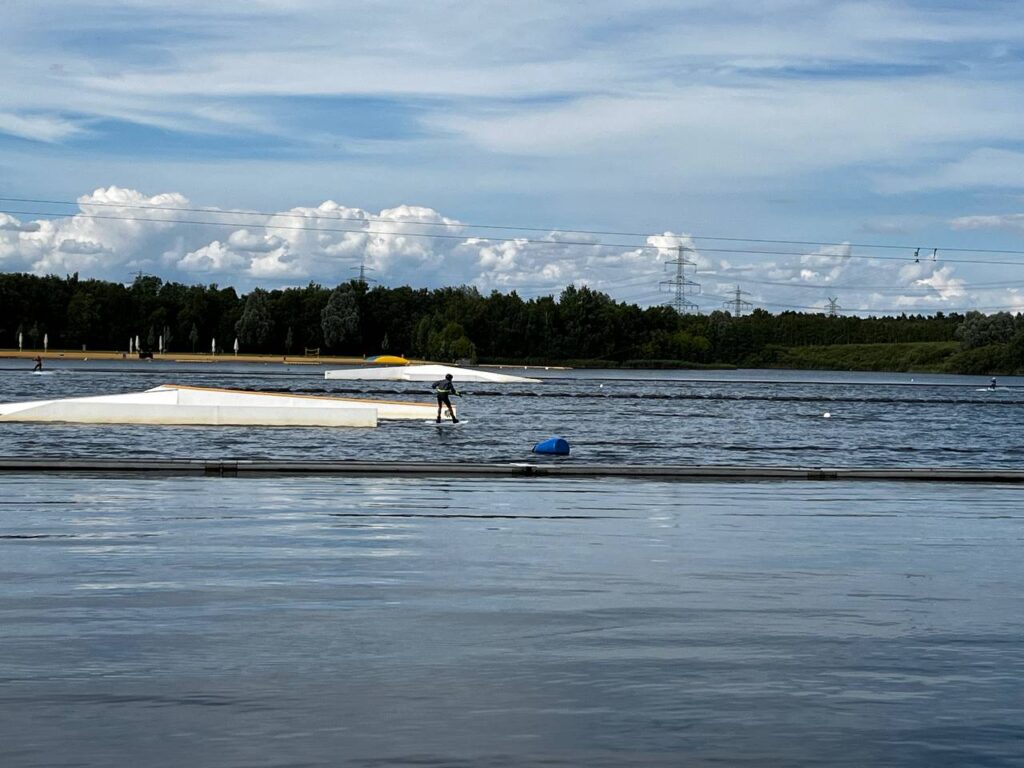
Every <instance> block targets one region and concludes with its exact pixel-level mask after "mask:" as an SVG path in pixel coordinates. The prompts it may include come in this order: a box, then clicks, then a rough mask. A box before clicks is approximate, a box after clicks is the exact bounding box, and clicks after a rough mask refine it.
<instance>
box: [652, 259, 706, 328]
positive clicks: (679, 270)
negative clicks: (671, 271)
mask: <svg viewBox="0 0 1024 768" xmlns="http://www.w3.org/2000/svg"><path fill="white" fill-rule="evenodd" d="M688 250H690V249H689V248H686V247H684V246H682V245H679V246H676V251H677V252H678V255H677V256H676V257H675V258H674V259H670V260H669V261H666V262H665V266H666V267H668V266H669V265H670V264H671V265H675V268H676V273H675V275H674V276H673V277H672V278H670V279H668V280H662V281H660V282H659V283H658V285H659V286H662V285H667V286H670V288H671V290H673V291H674V292H675V296H673V297H672V300H671V301H666V302H665V304H666V305H668V306H670V307H672V308H673V309H674V310H675V311H676V312H677V313H678V314H680V315H690V314H696V313H698V312H700V307H699V306H698V305H697V304H695V303H694V302H692V301H690V300H689V299H687V298H686V296H687V294H691V295H692V294H695V293H700V283H698V282H697V281H695V280H690V279H689V278H688V277H686V275H685V274H684V268H685V267H688V266H693V267H695V266H697V262H695V261H692V260H690V259H688V258H686V256H685V255H683V254H684V252H685V251H688Z"/></svg>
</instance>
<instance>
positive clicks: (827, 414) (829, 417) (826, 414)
mask: <svg viewBox="0 0 1024 768" xmlns="http://www.w3.org/2000/svg"><path fill="white" fill-rule="evenodd" d="M821 416H822V418H825V419H831V418H832V414H831V413H829V412H828V411H825V412H824V413H823V414H821Z"/></svg>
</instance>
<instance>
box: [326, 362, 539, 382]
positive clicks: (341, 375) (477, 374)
mask: <svg viewBox="0 0 1024 768" xmlns="http://www.w3.org/2000/svg"><path fill="white" fill-rule="evenodd" d="M449 373H450V374H451V375H452V377H453V378H454V379H455V383H456V385H458V383H459V382H460V381H489V382H493V383H495V384H512V383H516V382H519V383H526V384H536V383H539V382H540V379H530V378H527V377H526V376H510V375H508V374H505V373H492V372H491V371H479V370H475V369H473V368H458V367H456V366H454V365H403V366H391V367H386V368H381V367H379V366H375V367H373V368H336V369H334V370H333V371H327V372H325V373H324V378H325V379H358V380H372V381H437V380H438V379H443V378H444V377H445V375H446V374H449Z"/></svg>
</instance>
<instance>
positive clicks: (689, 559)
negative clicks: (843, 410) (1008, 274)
mask: <svg viewBox="0 0 1024 768" xmlns="http://www.w3.org/2000/svg"><path fill="white" fill-rule="evenodd" d="M0 482H2V490H3V496H2V499H0V578H2V583H3V589H2V590H0V713H2V716H0V764H2V765H4V766H101V765H102V766H107V765H139V766H152V767H157V768H159V767H161V766H182V765H190V766H308V765H325V766H326V765H356V766H381V765H412V764H414V765H422V766H452V765H456V766H519V765H546V766H581V765H587V766H619V765H652V766H678V765H698V766H699V765H730V766H732V765H757V766H763V765H780V766H781V765H787V766H818V765H839V766H858V767H859V766H865V765H872V766H876V765H912V766H967V765H975V766H1011V765H1021V764H1022V763H1024V759H1022V741H1021V723H1022V722H1024V687H1022V686H1021V679H1022V676H1024V610H1022V609H1024V605H1022V598H1021V595H1022V594H1024V569H1022V566H1021V560H1020V552H1021V545H1022V536H1024V511H1022V505H1021V503H1020V500H1021V495H1020V491H1019V490H1018V489H1016V488H1011V487H998V486H993V487H984V488H982V487H976V486H957V485H944V484H914V485H908V484H899V483H888V484H885V483H864V484H849V483H826V484H821V483H808V482H799V483H663V482H653V481H616V482H609V481H595V480H566V479H548V480H540V479H534V480H519V481H512V480H479V479H477V480H473V479H468V480H467V479H462V480H458V481H451V482H449V481H444V480H437V479H390V480H389V479H381V478H343V479H324V478H279V479H268V478H263V479H220V478H154V479H138V478H134V479H125V478H124V477H119V476H109V477H105V476H100V475H80V476H70V477H59V476H45V477H40V476H34V475H33V476H27V475H5V476H2V478H0Z"/></svg>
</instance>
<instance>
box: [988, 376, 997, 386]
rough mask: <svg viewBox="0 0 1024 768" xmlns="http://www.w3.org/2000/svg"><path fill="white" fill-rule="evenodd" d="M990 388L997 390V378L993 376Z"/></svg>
mask: <svg viewBox="0 0 1024 768" xmlns="http://www.w3.org/2000/svg"><path fill="white" fill-rule="evenodd" d="M988 388H989V389H995V388H996V377H995V376H993V377H992V381H990V382H989V383H988Z"/></svg>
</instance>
